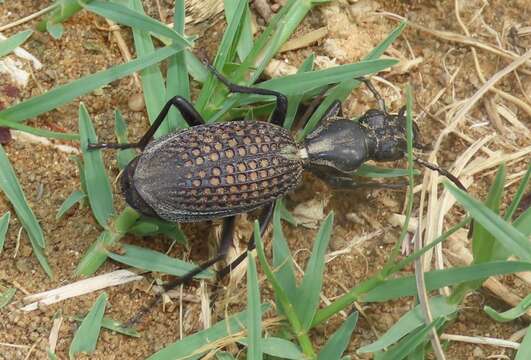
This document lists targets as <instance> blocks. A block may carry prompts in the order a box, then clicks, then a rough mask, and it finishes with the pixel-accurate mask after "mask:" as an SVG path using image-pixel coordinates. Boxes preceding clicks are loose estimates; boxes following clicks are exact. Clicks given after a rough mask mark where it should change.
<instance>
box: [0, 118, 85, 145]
mask: <svg viewBox="0 0 531 360" xmlns="http://www.w3.org/2000/svg"><path fill="white" fill-rule="evenodd" d="M0 126H3V127H7V128H10V129H14V130H20V131H24V132H27V133H28V134H32V135H35V136H42V137H45V138H48V139H58V140H75V141H79V135H77V134H69V133H62V132H57V131H50V130H46V129H39V128H35V127H32V126H28V125H24V124H21V123H18V122H16V121H10V120H6V119H2V118H1V117H0Z"/></svg>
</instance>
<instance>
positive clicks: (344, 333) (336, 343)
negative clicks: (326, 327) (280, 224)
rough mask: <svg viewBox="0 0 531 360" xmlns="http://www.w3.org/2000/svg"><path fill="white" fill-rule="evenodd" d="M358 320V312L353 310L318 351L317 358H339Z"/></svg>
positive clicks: (319, 359)
mask: <svg viewBox="0 0 531 360" xmlns="http://www.w3.org/2000/svg"><path fill="white" fill-rule="evenodd" d="M357 322H358V313H357V312H354V313H352V314H350V316H349V317H348V318H347V319H346V320H345V321H344V322H343V324H341V326H340V327H339V329H337V330H336V332H335V333H334V334H332V336H331V337H330V339H329V340H328V341H327V342H326V344H325V346H324V347H323V348H322V349H321V351H320V352H319V355H318V356H317V360H328V359H339V358H341V355H342V354H343V352H345V350H346V349H347V346H348V344H349V343H350V337H351V336H352V332H353V331H354V328H355V327H356V323H357Z"/></svg>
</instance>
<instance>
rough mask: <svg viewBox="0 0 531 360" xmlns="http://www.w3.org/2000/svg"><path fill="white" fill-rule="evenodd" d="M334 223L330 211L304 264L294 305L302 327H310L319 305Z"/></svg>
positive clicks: (332, 214)
mask: <svg viewBox="0 0 531 360" xmlns="http://www.w3.org/2000/svg"><path fill="white" fill-rule="evenodd" d="M333 225H334V213H333V212H330V214H328V216H327V217H326V219H325V220H324V221H323V223H322V225H321V227H320V229H319V232H318V233H317V236H316V237H315V240H314V244H313V249H312V255H311V256H310V259H309V260H308V263H307V264H306V269H305V271H304V277H303V279H302V283H301V285H300V287H299V288H298V289H297V298H298V299H304V301H299V302H298V303H297V304H294V305H295V306H296V310H297V313H298V314H299V318H300V319H301V322H302V326H303V327H304V329H306V330H308V329H310V326H311V324H312V320H313V317H314V315H315V313H316V311H317V308H318V307H319V301H320V299H321V298H320V294H321V287H322V285H323V273H324V267H325V253H326V250H327V249H328V243H329V242H330V235H331V234H332V229H333Z"/></svg>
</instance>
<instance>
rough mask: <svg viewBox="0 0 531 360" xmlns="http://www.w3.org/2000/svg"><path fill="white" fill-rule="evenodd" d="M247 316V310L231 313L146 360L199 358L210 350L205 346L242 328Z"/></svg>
mask: <svg viewBox="0 0 531 360" xmlns="http://www.w3.org/2000/svg"><path fill="white" fill-rule="evenodd" d="M268 309H269V306H268V305H262V307H261V309H260V313H261V314H263V313H264V312H265V311H267V310H268ZM248 316H249V311H248V310H246V311H243V312H240V313H238V314H235V315H232V316H230V317H229V318H227V319H225V320H221V321H220V322H218V323H216V324H214V325H213V326H212V327H210V328H208V329H206V330H203V331H199V332H197V333H195V334H193V335H190V336H187V337H185V338H184V339H182V340H180V341H177V342H175V343H173V344H171V345H169V346H167V347H165V348H164V349H162V350H160V351H158V352H156V353H155V354H153V355H151V356H150V357H149V358H148V360H174V359H188V358H192V356H193V358H199V357H200V356H201V355H202V354H204V353H205V352H207V351H209V350H211V348H208V347H207V346H208V345H209V344H211V343H214V342H216V341H218V340H219V339H222V338H224V337H227V336H229V335H230V334H234V333H235V332H238V331H241V330H243V329H244V328H245V324H246V323H247V317H248Z"/></svg>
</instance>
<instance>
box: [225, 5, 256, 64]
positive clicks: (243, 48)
mask: <svg viewBox="0 0 531 360" xmlns="http://www.w3.org/2000/svg"><path fill="white" fill-rule="evenodd" d="M223 5H224V9H225V18H226V20H227V24H230V23H231V22H232V21H233V17H234V13H235V12H236V8H237V6H238V2H236V1H234V0H224V1H223ZM236 20H238V19H236ZM252 48H253V31H252V28H251V13H250V11H249V4H248V3H247V5H246V7H245V10H244V14H243V17H242V19H241V29H240V32H239V37H238V43H237V46H236V51H237V52H238V57H239V58H240V61H243V60H244V59H245V58H246V57H247V55H249V53H250V52H251V50H252Z"/></svg>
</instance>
